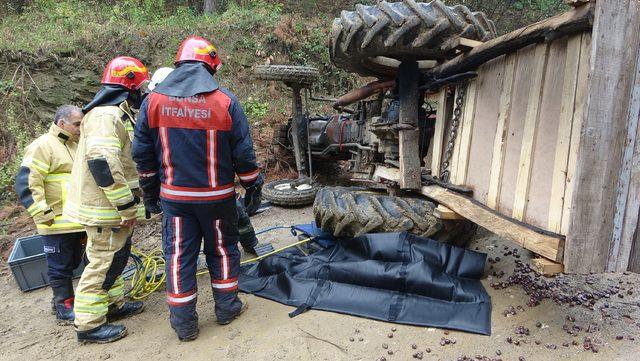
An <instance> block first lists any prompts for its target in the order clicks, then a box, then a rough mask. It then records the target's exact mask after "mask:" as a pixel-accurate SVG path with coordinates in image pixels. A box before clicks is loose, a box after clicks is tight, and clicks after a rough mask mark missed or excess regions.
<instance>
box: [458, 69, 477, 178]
mask: <svg viewBox="0 0 640 361" xmlns="http://www.w3.org/2000/svg"><path fill="white" fill-rule="evenodd" d="M477 90H478V82H477V81H475V80H474V81H471V82H470V83H469V84H468V86H467V94H466V95H465V101H464V108H463V113H462V120H461V123H460V129H459V132H458V138H459V140H458V142H456V147H458V151H457V152H456V154H457V156H456V159H457V165H456V177H455V181H454V183H455V184H460V185H463V184H464V183H465V182H466V180H467V170H468V169H469V151H470V150H471V135H472V134H473V120H474V115H475V111H476V99H477V95H478V92H477Z"/></svg>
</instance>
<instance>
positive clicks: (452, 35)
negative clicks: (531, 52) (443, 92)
mask: <svg viewBox="0 0 640 361" xmlns="http://www.w3.org/2000/svg"><path fill="white" fill-rule="evenodd" d="M495 36H496V26H495V24H494V23H493V21H491V20H489V19H488V18H487V16H486V15H485V14H484V13H482V12H471V11H470V10H469V8H467V7H466V6H464V5H456V6H447V5H445V4H444V3H443V2H442V1H441V0H434V1H431V2H428V3H427V2H417V1H415V0H403V1H398V2H393V3H390V2H387V1H379V2H378V3H377V4H376V5H372V6H367V5H362V4H358V5H356V10H355V11H343V12H342V13H341V14H340V17H339V18H336V19H335V20H334V22H333V27H332V36H331V48H330V52H331V60H332V61H333V62H334V63H335V64H336V65H337V66H338V67H340V68H343V69H344V70H346V71H349V72H355V73H358V74H360V75H363V76H376V77H380V78H393V77H394V76H395V74H396V72H397V67H398V65H399V64H400V62H401V61H402V60H403V59H407V58H412V59H415V60H418V61H421V60H435V61H442V60H446V59H450V58H453V57H454V56H457V54H456V52H455V48H456V46H457V44H458V39H459V38H461V37H463V38H468V39H473V40H479V41H487V40H490V39H493V38H494V37H495ZM424 66H425V67H428V65H424Z"/></svg>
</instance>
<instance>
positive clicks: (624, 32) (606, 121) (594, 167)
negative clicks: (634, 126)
mask: <svg viewBox="0 0 640 361" xmlns="http://www.w3.org/2000/svg"><path fill="white" fill-rule="evenodd" d="M589 6H590V4H589V5H585V6H583V7H581V8H578V10H579V9H583V8H587V7H589ZM595 19H596V23H595V24H594V29H593V39H592V41H593V44H592V48H593V50H592V53H591V58H592V59H593V61H594V63H592V64H591V69H592V72H591V74H590V76H591V78H590V83H589V87H588V88H589V95H588V97H587V105H586V113H585V115H584V131H583V132H582V133H581V137H580V151H579V155H578V158H577V164H576V179H575V185H574V190H573V204H572V207H573V209H572V210H571V215H570V218H571V219H570V224H569V233H568V234H567V252H566V258H565V262H564V263H565V268H566V271H567V272H570V273H586V272H602V271H605V270H606V269H607V267H608V260H609V254H610V249H611V247H612V244H611V242H612V240H613V235H614V225H615V223H614V217H612V214H615V212H616V205H617V193H618V192H619V191H620V190H619V189H618V187H617V186H618V179H620V176H621V175H622V173H623V158H624V154H625V141H626V137H625V135H626V134H627V129H628V126H629V122H628V121H629V117H628V116H629V107H630V98H631V94H632V89H633V83H634V77H632V76H629V75H630V74H633V73H634V72H635V71H636V69H637V68H636V66H637V62H638V61H639V60H638V51H639V49H640V46H639V45H640V31H638V29H639V28H640V3H639V2H638V1H637V0H617V1H598V2H597V3H596V17H595Z"/></svg>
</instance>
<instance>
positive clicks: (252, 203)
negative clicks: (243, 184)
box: [244, 174, 264, 216]
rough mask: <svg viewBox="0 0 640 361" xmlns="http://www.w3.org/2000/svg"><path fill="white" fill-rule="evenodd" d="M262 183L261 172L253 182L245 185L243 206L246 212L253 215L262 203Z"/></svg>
mask: <svg viewBox="0 0 640 361" xmlns="http://www.w3.org/2000/svg"><path fill="white" fill-rule="evenodd" d="M263 184H264V177H263V176H262V174H259V175H258V179H256V181H255V183H253V184H252V185H251V186H250V187H247V189H246V192H245V195H244V208H245V209H246V211H247V214H249V215H250V216H251V215H254V214H256V212H257V211H258V209H259V208H260V204H261V203H262V185H263Z"/></svg>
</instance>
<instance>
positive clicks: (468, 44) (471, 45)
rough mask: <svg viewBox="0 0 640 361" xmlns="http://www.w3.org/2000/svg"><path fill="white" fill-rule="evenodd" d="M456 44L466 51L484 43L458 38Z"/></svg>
mask: <svg viewBox="0 0 640 361" xmlns="http://www.w3.org/2000/svg"><path fill="white" fill-rule="evenodd" d="M458 44H459V45H460V47H463V48H466V49H473V48H477V47H478V46H480V45H482V44H484V42H482V41H478V40H472V39H468V38H458Z"/></svg>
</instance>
